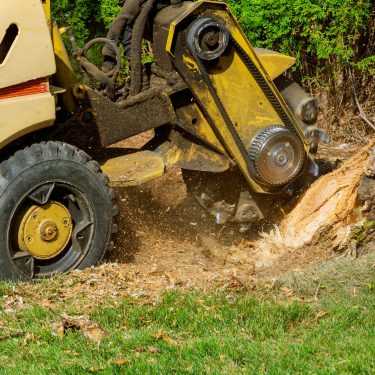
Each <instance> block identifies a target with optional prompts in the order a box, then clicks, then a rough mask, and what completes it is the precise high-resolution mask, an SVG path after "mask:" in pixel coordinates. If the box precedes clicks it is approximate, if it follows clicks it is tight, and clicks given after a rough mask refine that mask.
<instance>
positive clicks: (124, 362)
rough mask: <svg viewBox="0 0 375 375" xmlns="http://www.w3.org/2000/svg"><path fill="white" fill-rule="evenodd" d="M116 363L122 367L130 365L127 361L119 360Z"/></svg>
mask: <svg viewBox="0 0 375 375" xmlns="http://www.w3.org/2000/svg"><path fill="white" fill-rule="evenodd" d="M114 363H115V364H116V365H119V366H122V365H125V364H126V363H128V361H127V360H126V359H118V360H117V361H114Z"/></svg>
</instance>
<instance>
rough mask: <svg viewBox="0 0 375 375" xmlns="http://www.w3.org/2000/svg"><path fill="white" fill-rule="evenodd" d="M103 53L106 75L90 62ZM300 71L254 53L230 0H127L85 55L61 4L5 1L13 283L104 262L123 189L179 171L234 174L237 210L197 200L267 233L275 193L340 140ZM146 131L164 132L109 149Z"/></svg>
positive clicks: (4, 230) (0, 213)
mask: <svg viewBox="0 0 375 375" xmlns="http://www.w3.org/2000/svg"><path fill="white" fill-rule="evenodd" d="M64 33H65V34H66V40H67V41H69V38H70V41H69V43H70V44H71V46H70V49H71V50H72V51H73V52H72V58H73V57H74V59H75V60H76V61H78V65H79V67H80V69H81V73H82V74H81V75H82V77H83V78H80V79H77V77H76V74H75V72H74V70H73V69H72V65H71V60H70V58H69V55H68V53H67V49H66V48H65V46H64V42H63V34H64ZM64 40H65V39H64ZM97 43H99V51H102V55H103V61H102V62H101V63H100V66H97V65H94V64H93V63H92V62H90V58H89V56H90V53H89V51H90V50H92V47H93V46H95V45H96V44H97ZM145 45H147V46H148V47H149V48H150V50H151V51H152V55H153V62H152V63H143V60H142V53H143V51H144V46H145ZM96 47H97V46H96ZM124 61H125V62H126V61H127V62H128V64H129V66H130V76H129V77H128V78H126V79H122V80H121V79H119V73H120V71H121V66H122V64H123V63H124ZM294 62H295V60H294V58H292V57H289V56H285V55H282V54H279V53H276V52H273V51H270V50H265V49H257V48H253V47H252V45H251V44H250V43H249V41H248V40H247V38H246V36H245V34H244V33H243V31H242V30H241V28H240V26H239V25H238V23H237V21H236V19H235V18H234V16H233V15H232V13H231V11H230V9H229V7H228V5H226V4H225V3H223V2H212V1H198V2H191V1H182V0H126V2H125V5H124V7H123V9H122V11H121V12H120V14H119V15H118V17H117V18H116V19H115V21H114V23H113V24H112V26H111V27H110V29H109V32H108V35H107V37H106V38H97V39H94V40H92V41H90V42H89V43H88V44H87V45H86V46H85V47H84V48H82V49H80V48H78V47H77V46H76V43H75V40H74V35H73V33H72V32H71V30H70V29H69V28H62V29H59V28H58V26H57V24H56V23H55V22H53V21H52V20H51V10H50V0H1V1H0V155H1V164H0V278H1V279H13V280H30V279H37V278H46V277H50V276H51V275H54V274H56V273H64V272H68V271H70V270H73V269H83V268H85V267H88V266H92V265H96V264H98V263H99V262H100V261H101V260H102V259H103V256H104V255H105V253H106V250H107V249H108V248H109V247H110V246H111V236H112V234H113V233H115V232H116V230H117V227H116V225H115V224H114V221H115V220H114V219H115V216H116V215H117V211H118V209H117V207H116V205H115V193H114V191H113V190H112V189H111V187H113V186H116V185H119V186H135V185H139V184H142V183H144V182H146V181H148V180H151V179H154V178H157V177H160V176H162V175H163V174H164V173H165V172H166V170H168V169H169V168H181V169H182V170H183V171H196V172H200V173H202V172H204V173H206V175H207V181H208V183H209V181H210V180H212V181H213V180H215V176H222V177H220V178H219V179H216V180H215V181H217V180H218V181H219V183H220V181H221V182H222V184H223V185H225V190H227V191H230V192H232V193H233V192H236V195H237V196H236V200H235V201H232V202H229V203H226V201H224V200H223V199H222V197H220V196H212V195H210V194H208V193H207V192H205V191H204V184H203V186H202V185H201V187H202V189H203V191H202V192H201V193H202V194H200V195H199V194H198V195H197V200H198V201H199V203H200V204H201V205H202V206H203V207H204V208H205V209H206V210H208V211H209V212H211V213H212V214H213V215H214V216H215V219H216V222H217V223H224V222H228V221H231V222H234V223H239V224H240V225H241V226H242V227H241V228H242V230H245V229H246V228H247V227H248V226H249V225H250V224H253V225H254V224H255V225H256V224H257V223H259V222H260V221H261V220H263V219H264V217H265V216H266V213H267V210H268V207H267V205H269V203H267V202H269V197H272V196H275V195H282V194H284V195H285V194H286V195H288V194H289V195H293V191H294V190H295V189H296V186H297V185H298V183H300V182H301V181H304V180H305V179H306V176H307V175H317V173H318V171H317V167H316V164H315V163H314V157H315V155H316V152H317V147H318V143H319V141H325V140H326V138H327V136H326V135H325V133H324V132H322V131H321V130H320V129H319V128H318V127H317V110H318V106H317V102H316V100H315V99H314V98H313V97H311V96H310V95H309V94H307V93H305V91H304V90H303V89H302V88H301V87H300V86H299V85H298V84H297V83H295V82H294V81H293V80H291V79H290V78H288V75H287V74H285V72H286V71H287V70H288V69H289V68H290V67H292V66H293V64H294ZM88 81H90V82H91V83H93V84H88V83H87V82H88ZM93 81H94V82H93ZM145 131H150V132H151V133H152V132H153V133H152V134H154V136H153V137H152V139H150V140H149V142H147V143H146V144H145V145H144V146H143V147H142V148H141V149H139V150H136V151H133V152H130V153H129V152H124V153H123V154H117V155H115V154H114V153H111V152H109V151H108V150H110V149H109V148H108V147H109V146H111V145H114V144H116V143H118V142H119V141H123V140H126V139H128V138H130V137H132V136H135V135H138V134H140V133H143V132H145ZM92 157H94V158H95V159H97V160H99V161H100V164H99V163H98V162H95V161H93V160H92ZM229 171H230V172H231V173H232V174H226V173H229ZM233 173H235V174H236V175H237V176H239V180H241V182H238V183H237V181H239V180H238V179H236V178H232V177H228V176H234V174H233ZM187 175H189V173H187ZM107 176H108V177H107ZM225 176H226V177H225ZM213 220H214V218H213Z"/></svg>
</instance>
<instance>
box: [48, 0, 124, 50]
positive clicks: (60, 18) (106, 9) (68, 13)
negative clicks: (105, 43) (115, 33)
mask: <svg viewBox="0 0 375 375" xmlns="http://www.w3.org/2000/svg"><path fill="white" fill-rule="evenodd" d="M120 9H121V1H120V0H100V1H91V0H75V1H70V0H56V1H54V0H53V1H52V14H53V18H54V19H55V20H56V21H57V22H58V24H59V25H60V26H70V27H71V28H72V30H73V32H74V35H75V37H76V39H77V42H78V45H79V46H83V45H84V44H85V43H86V42H87V41H88V39H90V38H93V37H95V36H104V35H105V34H106V30H107V28H108V26H109V25H110V24H111V22H112V21H113V19H114V18H115V17H116V15H117V14H118V12H119V10H120Z"/></svg>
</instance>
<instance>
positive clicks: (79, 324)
mask: <svg viewBox="0 0 375 375" xmlns="http://www.w3.org/2000/svg"><path fill="white" fill-rule="evenodd" d="M60 316H61V318H63V319H64V320H63V321H62V322H59V323H55V324H54V325H53V331H54V333H55V335H56V336H58V337H60V338H61V339H62V338H64V336H65V333H66V331H67V330H69V329H72V330H78V331H80V332H81V333H82V334H83V335H84V336H85V337H87V338H88V339H89V340H91V341H94V342H100V341H101V340H102V339H103V338H104V337H105V336H106V333H105V332H104V331H103V330H102V329H100V328H99V327H98V326H97V324H95V323H93V322H91V321H90V320H89V319H88V318H86V317H85V316H74V317H73V316H69V315H66V314H61V315H60Z"/></svg>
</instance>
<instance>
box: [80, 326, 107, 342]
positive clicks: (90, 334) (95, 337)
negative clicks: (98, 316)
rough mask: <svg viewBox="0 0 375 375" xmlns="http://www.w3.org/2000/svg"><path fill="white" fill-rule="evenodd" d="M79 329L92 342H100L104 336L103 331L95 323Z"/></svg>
mask: <svg viewBox="0 0 375 375" xmlns="http://www.w3.org/2000/svg"><path fill="white" fill-rule="evenodd" d="M81 330H82V333H83V335H84V336H85V337H87V338H88V339H89V340H91V341H94V342H100V341H101V340H102V339H103V338H104V337H105V336H106V334H105V332H104V331H103V330H101V329H100V328H98V327H97V326H95V325H94V326H90V327H83V328H81Z"/></svg>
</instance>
